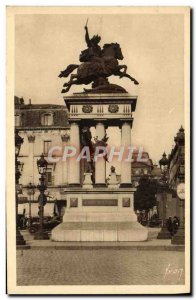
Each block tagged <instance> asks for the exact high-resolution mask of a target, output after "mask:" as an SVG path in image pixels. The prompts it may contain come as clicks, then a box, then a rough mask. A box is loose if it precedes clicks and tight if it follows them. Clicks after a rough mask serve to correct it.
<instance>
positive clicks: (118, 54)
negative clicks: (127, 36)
mask: <svg viewBox="0 0 196 300" xmlns="http://www.w3.org/2000/svg"><path fill="white" fill-rule="evenodd" d="M122 59H123V55H122V51H121V48H120V45H119V44H118V43H111V44H105V45H104V46H103V50H102V56H101V57H95V56H94V57H93V58H92V60H91V61H87V62H84V63H82V64H80V65H76V64H71V65H69V66H68V67H67V68H66V69H65V70H64V71H61V73H60V75H59V77H60V78H61V77H68V76H69V75H70V74H71V73H72V72H73V71H74V70H75V69H77V74H71V76H70V80H69V82H67V83H65V84H64V85H63V86H64V87H66V89H63V90H62V93H66V92H68V91H69V90H70V88H71V86H72V85H73V84H76V85H80V84H89V83H91V82H93V84H92V87H93V88H96V87H98V86H107V85H109V83H108V80H107V78H108V77H109V76H111V75H115V76H119V77H120V78H122V77H127V78H129V79H130V80H131V81H133V82H134V84H139V83H138V81H137V80H136V79H135V78H133V77H132V76H130V75H129V74H127V73H126V71H127V66H126V65H119V63H118V60H122ZM122 69H123V71H121V70H122Z"/></svg>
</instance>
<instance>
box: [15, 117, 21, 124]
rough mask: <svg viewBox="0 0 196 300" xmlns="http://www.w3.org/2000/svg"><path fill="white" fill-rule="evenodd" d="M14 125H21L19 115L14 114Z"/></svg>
mask: <svg viewBox="0 0 196 300" xmlns="http://www.w3.org/2000/svg"><path fill="white" fill-rule="evenodd" d="M15 126H21V115H15Z"/></svg>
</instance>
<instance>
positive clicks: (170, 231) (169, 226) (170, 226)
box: [167, 216, 173, 237]
mask: <svg viewBox="0 0 196 300" xmlns="http://www.w3.org/2000/svg"><path fill="white" fill-rule="evenodd" d="M167 230H168V231H169V233H170V235H171V237H172V236H173V222H172V217H171V216H170V217H169V219H168V220H167Z"/></svg>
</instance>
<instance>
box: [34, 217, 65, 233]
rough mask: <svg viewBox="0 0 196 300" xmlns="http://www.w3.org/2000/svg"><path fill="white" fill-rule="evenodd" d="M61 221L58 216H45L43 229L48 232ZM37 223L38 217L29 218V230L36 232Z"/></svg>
mask: <svg viewBox="0 0 196 300" xmlns="http://www.w3.org/2000/svg"><path fill="white" fill-rule="evenodd" d="M61 222H62V220H61V218H60V217H54V218H50V217H45V218H44V223H43V229H44V231H48V232H50V231H51V230H52V229H53V228H54V227H56V226H57V225H59V224H60V223H61ZM39 224H40V222H39V217H34V218H33V219H32V220H31V226H30V228H29V232H30V233H36V232H37V231H38V230H39Z"/></svg>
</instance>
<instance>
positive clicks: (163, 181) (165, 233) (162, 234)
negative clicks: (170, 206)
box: [157, 152, 171, 239]
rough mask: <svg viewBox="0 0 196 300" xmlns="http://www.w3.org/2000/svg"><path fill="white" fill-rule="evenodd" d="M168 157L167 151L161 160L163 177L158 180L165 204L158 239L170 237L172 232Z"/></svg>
mask: <svg viewBox="0 0 196 300" xmlns="http://www.w3.org/2000/svg"><path fill="white" fill-rule="evenodd" d="M168 163H169V161H168V159H167V156H166V154H165V152H164V153H163V155H162V158H161V160H160V161H159V165H160V169H161V179H160V180H159V182H158V192H159V193H160V194H161V198H162V199H161V200H162V205H163V222H162V227H161V231H160V232H159V234H158V236H157V239H170V238H171V236H170V233H169V231H168V229H167V223H166V202H167V191H168V183H167V167H168Z"/></svg>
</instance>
